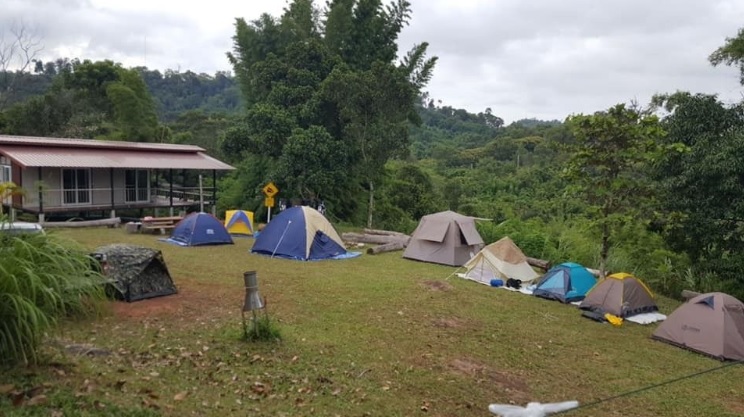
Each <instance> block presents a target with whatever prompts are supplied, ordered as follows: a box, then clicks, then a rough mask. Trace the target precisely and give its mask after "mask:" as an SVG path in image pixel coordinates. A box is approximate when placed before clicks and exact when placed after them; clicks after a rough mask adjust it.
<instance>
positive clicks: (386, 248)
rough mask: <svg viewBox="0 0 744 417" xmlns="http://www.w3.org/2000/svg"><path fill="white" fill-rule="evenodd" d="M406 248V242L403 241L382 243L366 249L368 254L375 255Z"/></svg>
mask: <svg viewBox="0 0 744 417" xmlns="http://www.w3.org/2000/svg"><path fill="white" fill-rule="evenodd" d="M405 248H406V244H405V242H403V241H400V242H390V243H386V244H384V245H379V246H375V247H374V248H369V249H367V254H368V255H377V254H378V253H385V252H393V251H396V250H402V249H405Z"/></svg>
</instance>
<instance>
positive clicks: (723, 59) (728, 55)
mask: <svg viewBox="0 0 744 417" xmlns="http://www.w3.org/2000/svg"><path fill="white" fill-rule="evenodd" d="M708 60H709V61H710V63H711V64H713V66H717V65H720V64H726V65H729V66H732V65H734V66H738V67H739V72H740V74H741V75H740V79H739V82H740V83H741V84H742V85H744V29H739V32H738V33H737V34H736V36H735V37H733V38H726V42H725V43H724V44H723V46H721V47H720V48H718V49H716V50H715V51H714V52H713V53H712V54H710V56H709V57H708Z"/></svg>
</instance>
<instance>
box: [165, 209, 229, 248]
mask: <svg viewBox="0 0 744 417" xmlns="http://www.w3.org/2000/svg"><path fill="white" fill-rule="evenodd" d="M165 241H166V242H168V243H173V244H176V245H180V246H202V245H232V244H233V240H232V237H230V233H228V232H227V229H225V226H224V225H223V224H222V222H221V221H219V220H218V219H217V218H216V217H214V216H212V215H211V214H209V213H191V214H189V215H188V216H186V217H184V219H183V220H181V221H180V222H178V224H177V225H176V227H175V228H173V233H171V237H169V238H168V239H165Z"/></svg>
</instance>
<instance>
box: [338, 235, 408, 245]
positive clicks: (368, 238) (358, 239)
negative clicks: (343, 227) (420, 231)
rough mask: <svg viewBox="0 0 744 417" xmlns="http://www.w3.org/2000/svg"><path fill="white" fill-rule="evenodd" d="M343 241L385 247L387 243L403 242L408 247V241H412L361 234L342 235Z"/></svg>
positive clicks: (402, 238)
mask: <svg viewBox="0 0 744 417" xmlns="http://www.w3.org/2000/svg"><path fill="white" fill-rule="evenodd" d="M341 239H343V240H344V241H345V242H355V243H373V244H375V245H383V244H385V243H392V242H403V243H405V244H406V245H407V244H408V240H410V237H409V236H389V235H388V236H384V235H365V234H361V233H352V232H347V233H342V234H341Z"/></svg>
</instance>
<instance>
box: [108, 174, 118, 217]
mask: <svg viewBox="0 0 744 417" xmlns="http://www.w3.org/2000/svg"><path fill="white" fill-rule="evenodd" d="M109 185H110V186H111V218H112V219H114V218H116V199H115V198H114V169H113V168H109Z"/></svg>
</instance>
